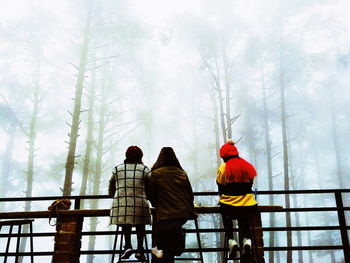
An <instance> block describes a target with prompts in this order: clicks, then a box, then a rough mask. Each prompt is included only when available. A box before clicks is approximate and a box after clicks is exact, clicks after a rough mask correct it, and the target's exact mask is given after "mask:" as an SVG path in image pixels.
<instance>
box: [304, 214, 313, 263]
mask: <svg viewBox="0 0 350 263" xmlns="http://www.w3.org/2000/svg"><path fill="white" fill-rule="evenodd" d="M305 224H306V226H307V227H309V226H310V224H309V217H308V213H306V215H305ZM307 243H308V246H312V240H311V231H307ZM308 253H309V261H308V262H309V263H314V258H313V256H312V250H309V252H308Z"/></svg>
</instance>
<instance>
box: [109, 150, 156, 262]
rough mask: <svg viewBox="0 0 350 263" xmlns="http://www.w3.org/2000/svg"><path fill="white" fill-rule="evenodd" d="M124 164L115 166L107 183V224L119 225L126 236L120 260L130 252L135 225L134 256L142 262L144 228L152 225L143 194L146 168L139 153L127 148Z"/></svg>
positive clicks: (146, 180)
mask: <svg viewBox="0 0 350 263" xmlns="http://www.w3.org/2000/svg"><path fill="white" fill-rule="evenodd" d="M125 156H126V159H125V160H124V163H123V164H120V165H117V166H116V167H115V168H114V170H113V175H112V177H111V178H110V180H109V189H108V190H109V191H108V192H109V195H110V196H111V197H113V206H112V209H111V212H110V223H111V224H114V225H121V226H122V232H123V235H124V237H125V246H124V249H125V250H124V252H123V253H122V255H121V259H128V258H129V257H130V256H131V255H132V253H133V249H132V244H131V228H132V226H133V225H135V226H136V234H137V251H136V253H135V257H136V258H137V259H139V260H144V259H145V256H144V253H143V250H144V249H143V240H144V237H145V225H146V224H150V223H151V213H150V207H149V202H148V201H147V198H146V191H148V189H147V187H148V185H149V169H148V167H147V166H145V165H144V164H143V163H142V156H143V153H142V150H141V149H140V148H139V147H137V146H130V147H129V148H128V149H127V151H126V153H125Z"/></svg>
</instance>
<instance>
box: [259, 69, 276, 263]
mask: <svg viewBox="0 0 350 263" xmlns="http://www.w3.org/2000/svg"><path fill="white" fill-rule="evenodd" d="M260 77H261V83H262V86H261V87H262V95H263V97H262V100H263V116H264V118H263V126H264V133H265V149H266V164H267V176H268V180H269V190H270V191H272V190H273V174H272V150H271V139H270V129H269V117H268V108H267V95H266V84H265V76H264V72H263V67H262V65H260ZM273 203H274V200H273V195H271V194H270V195H269V204H270V205H273ZM269 226H270V227H275V214H274V213H269ZM274 243H275V233H274V232H272V231H270V233H269V246H270V247H273V246H274V245H275V244H274ZM269 262H270V263H273V262H274V253H273V251H269Z"/></svg>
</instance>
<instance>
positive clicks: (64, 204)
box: [47, 199, 72, 226]
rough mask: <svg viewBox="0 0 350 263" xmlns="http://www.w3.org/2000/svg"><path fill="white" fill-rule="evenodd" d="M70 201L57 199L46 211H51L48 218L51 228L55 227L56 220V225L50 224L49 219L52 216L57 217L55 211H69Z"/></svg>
mask: <svg viewBox="0 0 350 263" xmlns="http://www.w3.org/2000/svg"><path fill="white" fill-rule="evenodd" d="M71 204H72V203H71V201H70V200H69V199H58V200H56V201H54V202H53V203H52V204H51V205H50V206H49V207H48V208H47V209H48V210H49V211H51V215H50V217H49V224H50V225H51V226H55V225H56V224H57V220H56V223H54V224H51V217H52V216H53V215H57V210H69V209H70V206H71Z"/></svg>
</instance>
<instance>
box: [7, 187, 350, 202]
mask: <svg viewBox="0 0 350 263" xmlns="http://www.w3.org/2000/svg"><path fill="white" fill-rule="evenodd" d="M335 192H342V193H350V189H309V190H271V191H270V190H262V191H257V192H256V193H257V194H258V195H269V194H327V193H335ZM194 195H195V196H211V195H218V192H195V193H194ZM62 198H67V199H80V200H82V199H108V198H111V197H110V196H109V195H70V196H40V197H6V198H0V202H10V201H43V200H44V201H45V200H56V199H62Z"/></svg>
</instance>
